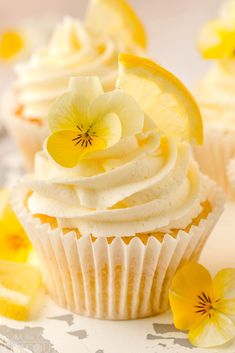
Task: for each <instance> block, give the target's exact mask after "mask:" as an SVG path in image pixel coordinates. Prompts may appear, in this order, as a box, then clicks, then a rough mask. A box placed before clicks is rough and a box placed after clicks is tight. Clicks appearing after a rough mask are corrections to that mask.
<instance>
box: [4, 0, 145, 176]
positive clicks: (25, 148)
mask: <svg viewBox="0 0 235 353" xmlns="http://www.w3.org/2000/svg"><path fill="white" fill-rule="evenodd" d="M145 48H146V37H145V31H144V29H143V26H142V24H141V22H140V21H139V20H138V18H137V16H136V15H135V13H134V12H133V10H132V9H131V8H130V6H129V5H128V4H127V3H126V2H125V0H121V1H120V0H115V1H111V2H107V1H103V0H99V1H92V2H91V6H90V8H89V11H88V14H87V17H86V20H85V22H84V23H83V24H82V23H80V22H79V21H77V20H75V19H72V18H70V17H66V18H65V19H64V20H63V21H62V23H60V24H59V25H58V26H57V27H56V29H55V31H54V33H53V35H52V38H51V40H50V42H49V44H48V46H47V47H46V48H43V49H40V50H38V51H36V52H35V54H33V56H32V57H31V59H30V60H29V61H28V62H27V63H25V64H21V65H17V66H16V74H17V79H16V82H15V84H14V87H13V89H12V90H11V91H10V92H8V94H7V95H6V96H5V97H4V98H3V107H2V110H3V113H2V114H3V117H4V122H5V125H6V127H7V129H8V130H9V132H10V134H11V135H12V136H13V138H14V139H15V140H16V141H17V143H18V145H19V147H20V149H21V150H22V153H23V156H24V157H25V161H26V165H27V167H28V169H31V168H32V166H33V161H34V155H35V153H36V152H37V151H38V150H40V149H41V148H42V143H43V141H44V139H45V138H46V137H47V136H48V134H49V129H48V125H47V122H46V116H47V114H48V109H49V107H50V105H51V103H52V102H53V101H54V100H55V99H56V98H57V97H58V96H60V95H61V94H62V93H64V92H65V91H66V89H67V86H68V81H69V78H70V77H71V76H80V75H82V76H87V75H97V76H99V78H100V80H101V82H102V85H103V87H104V89H105V91H107V90H110V89H112V88H113V87H114V84H115V80H116V78H117V57H118V52H119V51H120V50H122V51H125V52H130V53H140V52H142V51H143V50H144V49H145Z"/></svg>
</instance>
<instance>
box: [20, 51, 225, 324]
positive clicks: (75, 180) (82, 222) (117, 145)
mask: <svg viewBox="0 0 235 353" xmlns="http://www.w3.org/2000/svg"><path fill="white" fill-rule="evenodd" d="M119 62H120V74H119V78H118V81H117V88H118V89H116V90H113V91H111V92H108V93H104V92H103V89H102V85H101V84H100V81H99V79H98V78H97V77H87V78H85V77H80V78H74V79H71V81H70V89H69V92H67V93H66V94H64V95H63V96H61V97H60V98H59V99H58V100H57V101H56V102H55V103H54V104H53V105H52V107H51V109H50V112H49V127H50V130H51V135H50V136H49V137H48V139H47V140H46V142H45V145H44V151H43V152H40V153H38V154H37V156H36V164H35V173H34V175H31V176H28V177H25V178H24V179H23V180H22V183H21V186H20V187H19V188H18V191H17V193H16V194H17V195H16V196H15V200H14V204H15V210H16V212H17V214H18V216H19V218H20V220H21V222H22V224H23V226H24V227H25V229H26V230H27V232H28V234H29V235H30V237H31V239H32V242H33V243H34V246H35V247H36V249H37V251H38V254H39V257H40V261H41V265H42V269H43V273H44V277H45V280H46V281H45V282H46V283H47V284H48V290H49V293H50V295H51V297H52V298H53V299H54V300H55V301H56V302H57V303H58V304H59V305H61V306H63V307H66V308H68V309H70V310H72V311H74V312H76V313H78V314H81V315H87V316H92V317H97V318H102V319H134V318H139V317H145V316H149V315H153V314H156V313H159V312H161V311H164V310H166V309H167V308H168V291H169V286H170V283H171V280H172V277H173V276H174V274H175V272H176V270H177V269H178V268H179V266H181V265H182V264H183V263H185V262H187V261H190V260H197V258H198V256H199V254H200V252H201V250H202V248H203V245H204V243H205V241H206V239H207V237H208V236H209V234H210V232H211V230H212V228H213V226H214V225H215V223H216V221H217V219H218V217H219V215H220V213H221V211H222V208H223V200H222V197H221V193H220V192H219V191H218V189H217V187H215V185H214V183H212V182H210V181H209V180H208V179H207V178H205V177H203V176H202V175H201V174H200V172H199V170H198V167H197V164H196V163H195V162H194V161H193V160H192V158H191V154H190V145H189V143H188V140H189V139H190V140H191V139H192V140H195V141H197V142H201V140H202V125H201V117H200V113H199V110H198V108H197V105H196V103H195V102H194V100H193V98H192V96H191V95H190V93H189V92H188V91H187V90H186V88H185V87H184V86H183V85H182V83H181V82H180V81H178V80H177V79H176V78H175V77H174V76H173V75H171V74H170V73H169V72H167V71H165V70H164V69H163V68H161V67H159V66H158V65H156V64H154V63H153V62H151V61H149V60H147V59H142V58H139V57H135V56H132V55H125V54H123V55H121V56H120V59H119ZM146 92H147V93H148V94H146ZM192 127H194V129H192Z"/></svg>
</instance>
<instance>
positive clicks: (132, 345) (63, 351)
mask: <svg viewBox="0 0 235 353" xmlns="http://www.w3.org/2000/svg"><path fill="white" fill-rule="evenodd" d="M6 156H7V158H6ZM0 171H1V173H0V184H5V183H6V182H7V183H10V184H12V183H13V182H14V180H15V179H17V178H18V176H19V174H21V173H22V168H21V161H20V158H19V156H18V155H17V153H16V150H15V148H14V146H13V144H12V143H10V142H9V140H8V139H7V138H3V137H2V138H1V139H0ZM234 216H235V203H234V204H233V203H228V204H227V205H226V207H225V212H224V214H223V216H222V217H221V219H220V221H219V223H218V225H217V227H216V228H215V230H214V231H213V233H212V235H211V237H210V239H209V241H208V242H207V244H206V247H205V249H204V251H203V253H202V256H201V263H202V264H203V265H205V266H206V267H207V268H208V269H209V270H210V271H211V273H213V274H214V273H216V271H218V270H220V269H221V268H224V267H235V241H234V236H235V230H234V228H235V217H234ZM160 323H164V325H161V324H160ZM159 324H160V325H159ZM0 335H3V336H5V337H7V338H9V339H10V340H11V341H13V342H16V343H17V344H18V345H20V346H22V347H25V348H26V349H28V350H29V351H30V352H33V353H166V352H168V353H169V352H170V353H187V352H188V353H190V352H198V353H203V352H205V350H202V349H195V348H193V347H191V346H190V344H189V342H188V340H187V336H186V334H185V333H182V332H179V331H178V332H177V330H175V329H174V326H173V325H172V318H171V315H170V313H166V314H164V315H161V316H155V317H152V318H148V319H144V320H135V321H116V322H111V321H99V320H94V319H89V318H84V317H79V316H77V315H72V314H71V313H69V312H67V311H65V310H63V309H61V308H59V307H57V306H56V305H55V304H53V303H52V302H51V301H50V300H49V299H48V298H47V299H46V302H45V306H44V309H43V311H42V313H41V316H40V317H39V318H38V319H37V320H36V321H34V322H30V323H21V322H16V321H12V320H8V319H4V318H0ZM1 349H2V350H1ZM3 349H4V348H2V347H1V346H0V353H11V352H12V351H10V349H5V350H4V351H3ZM17 349H18V350H17ZM17 349H16V350H15V351H14V352H20V353H21V351H20V350H19V348H17ZM208 352H213V353H214V352H231V353H234V352H235V341H234V342H232V343H231V344H229V345H226V346H223V347H222V348H221V349H216V350H209V351H208Z"/></svg>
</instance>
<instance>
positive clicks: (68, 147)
mask: <svg viewBox="0 0 235 353" xmlns="http://www.w3.org/2000/svg"><path fill="white" fill-rule="evenodd" d="M105 147H106V144H105V141H104V140H103V139H101V138H99V137H94V138H93V140H92V143H91V144H90V143H88V142H87V143H86V142H84V143H82V141H81V140H80V139H79V140H78V134H77V132H75V131H58V132H55V133H54V134H52V135H51V136H50V137H49V138H48V139H47V141H46V150H47V152H48V153H49V155H50V156H51V157H52V158H53V159H54V161H55V162H56V163H58V164H60V165H61V166H63V167H65V168H73V167H75V166H76V165H77V164H78V163H79V161H80V160H81V158H84V157H85V155H86V154H88V153H91V152H93V151H97V150H102V149H104V148H105Z"/></svg>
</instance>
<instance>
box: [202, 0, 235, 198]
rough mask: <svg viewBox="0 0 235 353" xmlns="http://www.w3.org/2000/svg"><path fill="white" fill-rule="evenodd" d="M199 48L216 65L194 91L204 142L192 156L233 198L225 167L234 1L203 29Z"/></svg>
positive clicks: (233, 97) (233, 133) (233, 95)
mask: <svg viewBox="0 0 235 353" xmlns="http://www.w3.org/2000/svg"><path fill="white" fill-rule="evenodd" d="M199 48H200V51H201V53H202V55H203V57H204V58H205V59H214V60H216V62H215V63H214V65H213V67H212V68H211V69H210V71H209V72H208V73H207V75H206V76H205V77H204V79H202V80H201V82H199V84H198V87H197V91H196V97H197V100H198V103H199V106H200V109H201V112H202V117H203V119H204V127H205V139H204V144H203V146H202V147H198V146H196V147H195V156H196V159H197V160H198V162H199V164H200V167H201V170H202V171H203V172H204V173H206V174H207V175H209V176H210V177H211V178H213V179H214V180H215V181H216V182H217V183H218V184H220V185H221V186H222V187H223V188H224V190H225V191H226V192H227V195H228V196H230V197H232V196H234V195H233V193H232V189H231V188H230V185H229V180H228V177H227V165H228V162H229V160H230V159H231V158H232V157H234V156H235V56H234V53H235V1H234V0H232V1H229V2H228V3H226V4H225V5H224V7H223V8H222V10H221V12H220V16H219V18H218V19H216V20H212V21H210V22H208V23H207V24H206V25H205V27H204V28H203V30H202V32H201V35H200V38H199Z"/></svg>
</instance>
